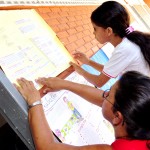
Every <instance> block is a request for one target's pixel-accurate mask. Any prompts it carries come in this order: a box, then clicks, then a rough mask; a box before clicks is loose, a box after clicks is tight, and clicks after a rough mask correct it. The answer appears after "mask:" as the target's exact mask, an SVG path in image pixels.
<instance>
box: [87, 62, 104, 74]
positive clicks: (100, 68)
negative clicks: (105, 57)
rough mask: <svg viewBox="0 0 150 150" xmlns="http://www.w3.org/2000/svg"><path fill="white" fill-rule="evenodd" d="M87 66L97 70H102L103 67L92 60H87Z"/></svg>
mask: <svg viewBox="0 0 150 150" xmlns="http://www.w3.org/2000/svg"><path fill="white" fill-rule="evenodd" d="M88 65H89V66H91V67H93V68H95V69H96V70H98V71H99V72H102V70H103V68H104V65H102V64H99V63H97V62H95V61H93V60H89V63H88Z"/></svg>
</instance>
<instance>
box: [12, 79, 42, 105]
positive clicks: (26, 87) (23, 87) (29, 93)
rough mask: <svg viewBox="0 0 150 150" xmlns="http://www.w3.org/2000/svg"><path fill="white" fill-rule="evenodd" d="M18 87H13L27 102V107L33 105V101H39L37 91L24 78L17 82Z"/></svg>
mask: <svg viewBox="0 0 150 150" xmlns="http://www.w3.org/2000/svg"><path fill="white" fill-rule="evenodd" d="M17 82H18V84H19V86H17V85H16V84H15V87H16V88H17V89H18V91H19V92H20V93H21V94H22V96H23V97H24V98H25V100H26V101H27V103H28V105H31V104H33V103H34V102H35V101H37V100H40V99H41V96H40V93H39V91H38V90H37V89H36V88H35V87H34V84H33V82H32V81H28V80H26V79H24V78H21V79H18V80H17Z"/></svg>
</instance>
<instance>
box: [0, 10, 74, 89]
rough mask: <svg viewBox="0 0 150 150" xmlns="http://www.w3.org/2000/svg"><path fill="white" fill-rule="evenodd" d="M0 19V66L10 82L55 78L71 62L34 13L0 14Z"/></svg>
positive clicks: (26, 11)
mask: <svg viewBox="0 0 150 150" xmlns="http://www.w3.org/2000/svg"><path fill="white" fill-rule="evenodd" d="M0 19H1V20H3V21H2V23H1V24H0V49H1V50H0V66H1V67H2V68H3V70H4V72H5V74H6V75H7V77H8V78H9V79H10V81H11V82H14V83H15V82H16V79H17V78H19V77H25V78H26V79H28V80H32V81H34V79H36V78H38V77H43V76H44V77H50V76H52V77H53V76H57V75H58V74H59V73H61V72H62V71H64V70H65V69H67V68H68V67H69V62H70V61H73V59H72V57H71V55H70V54H69V52H68V51H67V50H66V49H65V47H64V46H63V45H62V43H61V42H60V41H59V39H58V38H57V36H56V34H55V33H54V32H53V30H52V29H51V28H50V27H49V26H48V25H47V24H46V23H45V22H44V20H43V19H42V18H41V17H40V16H39V15H38V14H37V13H36V11H35V10H10V11H0ZM35 86H36V87H37V88H40V87H39V85H37V84H36V83H35Z"/></svg>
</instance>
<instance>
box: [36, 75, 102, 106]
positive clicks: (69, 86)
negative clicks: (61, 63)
mask: <svg viewBox="0 0 150 150" xmlns="http://www.w3.org/2000/svg"><path fill="white" fill-rule="evenodd" d="M37 82H38V83H39V84H42V85H45V86H47V88H46V89H45V90H44V92H45V93H47V92H49V91H58V90H62V89H65V90H69V91H71V92H73V93H75V94H77V95H79V96H81V97H82V98H84V99H86V100H87V101H89V102H91V103H93V104H95V105H98V106H101V105H102V103H103V98H102V94H103V91H102V90H100V89H97V88H94V87H92V86H88V85H84V84H79V83H75V82H71V81H67V80H63V79H60V78H58V77H54V78H39V79H38V80H37Z"/></svg>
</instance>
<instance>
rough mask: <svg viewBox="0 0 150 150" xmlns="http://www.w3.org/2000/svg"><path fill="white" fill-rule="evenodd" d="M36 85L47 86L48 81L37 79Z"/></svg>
mask: <svg viewBox="0 0 150 150" xmlns="http://www.w3.org/2000/svg"><path fill="white" fill-rule="evenodd" d="M35 81H36V82H37V83H38V84H41V85H47V82H48V79H47V78H44V77H43V78H38V79H36V80H35Z"/></svg>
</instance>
